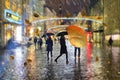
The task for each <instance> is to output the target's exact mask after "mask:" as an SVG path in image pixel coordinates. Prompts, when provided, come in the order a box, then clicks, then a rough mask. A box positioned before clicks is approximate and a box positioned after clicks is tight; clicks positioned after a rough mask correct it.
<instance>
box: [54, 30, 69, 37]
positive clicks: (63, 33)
mask: <svg viewBox="0 0 120 80" xmlns="http://www.w3.org/2000/svg"><path fill="white" fill-rule="evenodd" d="M63 35H68V33H67V32H66V31H63V32H59V33H58V34H57V35H56V36H63Z"/></svg>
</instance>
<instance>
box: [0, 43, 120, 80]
mask: <svg viewBox="0 0 120 80" xmlns="http://www.w3.org/2000/svg"><path fill="white" fill-rule="evenodd" d="M66 44H67V50H68V58H69V63H68V64H66V59H65V58H66V56H65V55H63V56H62V57H60V58H59V59H58V63H55V62H54V59H55V58H56V57H57V56H58V55H59V49H60V45H59V43H56V44H54V48H53V57H52V58H50V60H49V61H47V55H46V51H45V46H43V48H42V50H39V49H35V48H34V45H31V46H30V47H29V48H27V47H26V46H17V47H16V48H15V47H14V48H13V49H12V48H11V49H7V50H5V51H4V52H2V51H1V53H0V80H120V48H119V47H112V49H111V48H109V47H108V46H102V45H101V44H99V43H96V44H95V43H94V44H92V43H88V44H87V46H86V47H82V48H81V55H80V58H78V57H76V58H74V47H73V46H71V45H70V43H69V42H68V41H67V43H66Z"/></svg>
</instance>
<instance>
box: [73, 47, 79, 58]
mask: <svg viewBox="0 0 120 80" xmlns="http://www.w3.org/2000/svg"><path fill="white" fill-rule="evenodd" d="M77 51H78V58H80V48H79V47H75V52H74V57H75V58H76V54H77Z"/></svg>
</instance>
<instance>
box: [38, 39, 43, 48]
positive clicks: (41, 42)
mask: <svg viewBox="0 0 120 80" xmlns="http://www.w3.org/2000/svg"><path fill="white" fill-rule="evenodd" d="M42 44H43V41H42V38H39V40H38V45H39V48H40V50H41V49H42Z"/></svg>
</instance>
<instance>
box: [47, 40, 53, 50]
mask: <svg viewBox="0 0 120 80" xmlns="http://www.w3.org/2000/svg"><path fill="white" fill-rule="evenodd" d="M46 44H47V48H46V50H47V51H52V50H53V40H52V39H51V38H48V39H47V40H46Z"/></svg>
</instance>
